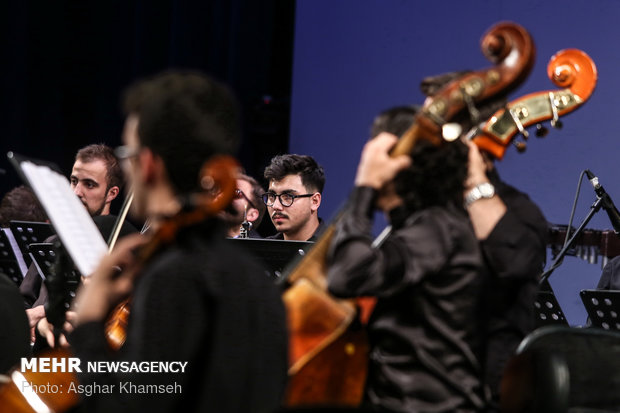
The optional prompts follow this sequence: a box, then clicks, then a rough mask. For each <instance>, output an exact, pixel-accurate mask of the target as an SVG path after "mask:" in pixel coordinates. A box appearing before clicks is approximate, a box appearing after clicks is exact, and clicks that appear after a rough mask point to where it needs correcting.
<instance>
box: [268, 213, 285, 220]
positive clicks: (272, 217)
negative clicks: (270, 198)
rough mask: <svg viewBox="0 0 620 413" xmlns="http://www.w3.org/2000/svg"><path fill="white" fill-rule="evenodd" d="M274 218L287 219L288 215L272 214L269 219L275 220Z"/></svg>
mask: <svg viewBox="0 0 620 413" xmlns="http://www.w3.org/2000/svg"><path fill="white" fill-rule="evenodd" d="M276 218H288V215H286V214H283V213H281V212H274V213H273V215H271V219H276Z"/></svg>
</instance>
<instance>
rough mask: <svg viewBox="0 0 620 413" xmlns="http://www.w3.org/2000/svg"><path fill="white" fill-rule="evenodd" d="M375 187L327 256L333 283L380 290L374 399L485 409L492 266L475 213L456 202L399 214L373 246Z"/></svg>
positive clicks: (372, 332)
mask: <svg viewBox="0 0 620 413" xmlns="http://www.w3.org/2000/svg"><path fill="white" fill-rule="evenodd" d="M374 196H375V191H374V190H373V189H371V188H365V187H358V188H355V190H354V191H353V194H352V196H351V198H350V200H349V201H350V202H349V208H348V210H347V212H346V213H345V214H343V216H342V217H341V218H340V219H339V220H338V222H337V223H336V231H335V235H334V239H333V242H332V244H331V247H330V255H329V260H328V264H329V271H328V282H329V290H330V292H331V293H333V294H334V295H337V296H341V297H354V296H365V295H371V296H376V297H377V304H376V306H375V308H374V311H373V313H372V316H371V318H370V320H369V325H368V330H369V340H370V346H371V353H370V364H369V377H368V383H367V398H368V401H369V402H370V403H371V404H372V405H373V406H374V407H375V408H376V409H377V410H379V411H390V412H455V411H459V412H469V411H480V410H481V409H482V408H483V407H484V404H485V402H484V397H483V392H482V386H481V383H480V375H481V370H480V363H479V357H480V354H479V350H480V345H481V340H482V336H481V328H482V326H481V325H480V320H481V318H480V317H479V315H480V314H479V311H480V300H481V288H482V282H483V279H484V274H483V272H482V271H481V269H482V258H481V254H480V250H479V244H478V242H477V241H476V239H475V237H474V234H473V230H472V227H471V224H470V222H469V219H468V217H467V214H466V212H465V211H464V210H463V209H462V208H460V209H459V208H457V207H452V206H450V207H432V208H428V209H425V210H421V211H417V212H414V213H409V214H405V215H404V216H401V217H397V216H393V217H392V220H391V223H392V226H393V232H392V233H391V235H390V236H389V237H388V238H387V240H386V241H385V243H384V244H383V245H382V246H381V247H379V248H373V247H372V245H371V243H372V238H371V225H372V211H373V199H374Z"/></svg>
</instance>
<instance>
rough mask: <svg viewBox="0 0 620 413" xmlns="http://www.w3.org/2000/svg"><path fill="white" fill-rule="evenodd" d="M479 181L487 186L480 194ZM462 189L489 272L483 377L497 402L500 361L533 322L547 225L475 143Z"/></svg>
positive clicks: (510, 354) (506, 359)
mask: <svg viewBox="0 0 620 413" xmlns="http://www.w3.org/2000/svg"><path fill="white" fill-rule="evenodd" d="M482 186H486V187H487V189H490V192H487V193H486V194H483V195H482V196H480V195H479V194H480V192H479V191H480V188H481V187H482ZM472 191H473V192H472ZM465 194H466V195H465V200H466V201H465V203H466V208H467V211H468V213H469V216H470V219H471V222H472V225H473V227H474V231H475V233H476V237H477V238H478V240H480V245H481V247H482V253H483V256H484V259H485V264H486V266H487V269H488V271H489V273H490V277H489V280H488V282H489V284H488V286H487V298H488V301H487V309H486V312H487V314H488V317H489V324H488V327H487V335H488V336H487V348H486V354H487V356H486V362H485V381H486V383H487V384H488V385H489V387H490V389H491V393H492V396H493V401H494V406H495V408H496V407H497V403H498V401H499V396H500V395H499V385H500V382H501V378H502V373H503V370H504V366H505V364H506V362H507V361H508V359H509V358H510V357H511V356H512V355H514V354H515V350H516V349H517V347H518V345H519V343H520V342H521V340H523V338H525V336H526V335H527V334H529V333H530V332H531V331H533V330H534V329H535V327H536V325H535V314H534V302H535V299H536V293H537V291H538V288H539V286H538V279H539V276H540V274H541V272H542V270H543V268H544V265H545V258H546V245H547V234H548V230H547V228H548V225H547V221H546V219H545V217H544V216H543V214H542V212H541V211H540V209H539V208H538V207H537V206H536V204H534V202H532V201H531V200H530V198H529V197H528V196H527V195H526V194H524V193H523V192H521V191H519V190H517V189H516V188H514V187H512V186H510V185H508V184H506V183H504V182H503V181H502V180H501V179H500V177H499V174H498V173H497V170H496V169H495V167H494V165H493V162H492V160H491V159H490V158H489V156H488V155H486V154H484V153H481V152H480V151H479V150H478V147H477V146H476V145H474V144H473V143H470V144H469V177H468V180H467V183H466V190H465Z"/></svg>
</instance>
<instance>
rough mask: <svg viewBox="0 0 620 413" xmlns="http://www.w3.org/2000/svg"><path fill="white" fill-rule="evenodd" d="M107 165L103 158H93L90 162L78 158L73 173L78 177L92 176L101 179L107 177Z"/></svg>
mask: <svg viewBox="0 0 620 413" xmlns="http://www.w3.org/2000/svg"><path fill="white" fill-rule="evenodd" d="M105 174H106V165H105V162H104V161H103V160H102V159H93V160H92V161H89V162H83V161H81V160H79V159H78V160H76V161H75V163H74V164H73V169H72V171H71V175H75V176H77V177H78V178H87V177H89V178H92V179H99V178H102V177H105Z"/></svg>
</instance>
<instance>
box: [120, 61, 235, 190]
mask: <svg viewBox="0 0 620 413" xmlns="http://www.w3.org/2000/svg"><path fill="white" fill-rule="evenodd" d="M123 108H124V111H125V114H126V115H137V116H138V118H139V124H138V136H139V140H140V145H141V146H144V147H148V148H149V149H150V150H152V151H153V153H155V154H156V155H158V156H159V157H161V158H162V160H163V161H164V164H165V165H166V170H167V172H168V177H169V178H170V182H171V183H172V186H173V188H174V190H175V191H176V193H177V194H178V195H184V194H188V193H191V192H194V191H197V190H199V189H200V187H199V182H198V181H199V179H198V178H199V177H198V174H199V172H200V169H201V167H202V165H203V164H204V163H205V162H206V161H207V160H208V159H209V158H211V157H212V156H213V155H216V154H233V153H234V151H235V150H236V149H237V145H238V143H239V138H240V124H239V112H238V107H237V102H236V100H235V98H234V96H233V94H232V93H231V92H230V90H229V89H228V88H227V87H226V86H224V85H223V84H221V83H219V82H217V81H215V80H214V79H212V78H210V77H208V76H206V75H204V74H201V73H198V72H185V71H169V72H164V73H162V74H159V75H156V76H154V77H152V78H149V79H146V80H142V81H139V82H138V83H136V84H134V85H133V86H131V87H130V88H129V89H127V91H126V92H125V95H124V103H123Z"/></svg>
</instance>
